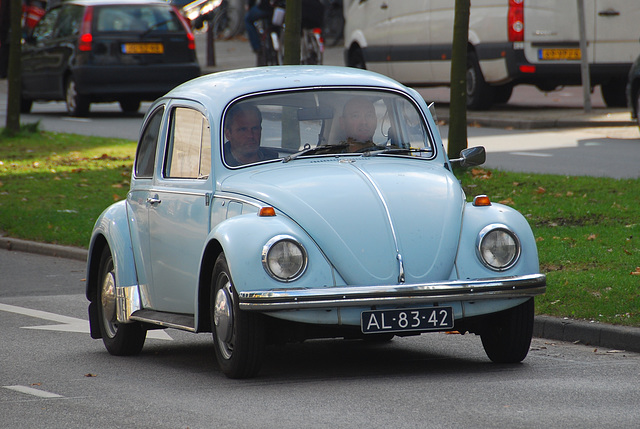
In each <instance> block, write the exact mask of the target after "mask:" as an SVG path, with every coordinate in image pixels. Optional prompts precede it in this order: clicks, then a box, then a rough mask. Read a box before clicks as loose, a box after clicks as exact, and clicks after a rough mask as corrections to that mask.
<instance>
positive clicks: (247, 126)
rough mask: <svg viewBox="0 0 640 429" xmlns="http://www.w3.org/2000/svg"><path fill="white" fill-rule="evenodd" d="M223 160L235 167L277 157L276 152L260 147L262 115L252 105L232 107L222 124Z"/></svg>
mask: <svg viewBox="0 0 640 429" xmlns="http://www.w3.org/2000/svg"><path fill="white" fill-rule="evenodd" d="M224 136H225V138H226V139H227V142H226V143H225V144H224V160H225V162H226V163H227V165H229V166H231V167H236V166H238V165H244V164H249V163H254V162H260V161H265V160H268V159H274V158H277V157H278V153H277V151H275V150H273V149H269V148H264V147H260V140H261V138H262V113H261V112H260V109H258V108H257V107H256V106H254V105H252V104H240V105H237V106H234V107H232V108H231V109H230V110H229V112H228V113H227V115H226V119H225V123H224Z"/></svg>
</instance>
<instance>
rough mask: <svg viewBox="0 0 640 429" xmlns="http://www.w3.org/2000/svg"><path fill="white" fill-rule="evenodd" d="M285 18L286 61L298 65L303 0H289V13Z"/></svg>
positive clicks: (288, 63)
mask: <svg viewBox="0 0 640 429" xmlns="http://www.w3.org/2000/svg"><path fill="white" fill-rule="evenodd" d="M284 19H285V27H284V63H285V64H287V65H298V64H300V33H301V32H302V0H287V13H286V15H285V18H284Z"/></svg>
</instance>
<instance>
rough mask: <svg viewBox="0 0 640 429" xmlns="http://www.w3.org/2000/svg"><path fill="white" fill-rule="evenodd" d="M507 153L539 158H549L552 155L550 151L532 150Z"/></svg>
mask: <svg viewBox="0 0 640 429" xmlns="http://www.w3.org/2000/svg"><path fill="white" fill-rule="evenodd" d="M509 155H522V156H536V157H540V158H549V157H552V156H553V155H552V154H550V153H534V152H509Z"/></svg>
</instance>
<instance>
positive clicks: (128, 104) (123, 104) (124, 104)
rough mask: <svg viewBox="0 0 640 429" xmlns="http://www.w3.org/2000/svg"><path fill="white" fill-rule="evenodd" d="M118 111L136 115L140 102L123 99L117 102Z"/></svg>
mask: <svg viewBox="0 0 640 429" xmlns="http://www.w3.org/2000/svg"><path fill="white" fill-rule="evenodd" d="M119 103H120V109H122V111H123V112H125V113H136V112H137V111H138V110H140V100H137V99H131V98H125V99H122V100H120V101H119Z"/></svg>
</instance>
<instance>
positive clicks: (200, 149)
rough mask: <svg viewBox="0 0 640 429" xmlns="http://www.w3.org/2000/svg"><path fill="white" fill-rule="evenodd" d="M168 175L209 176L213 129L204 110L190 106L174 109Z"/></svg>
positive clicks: (168, 151)
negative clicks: (201, 111)
mask: <svg viewBox="0 0 640 429" xmlns="http://www.w3.org/2000/svg"><path fill="white" fill-rule="evenodd" d="M166 159H167V165H166V166H165V177H169V178H181V179H206V178H207V177H209V172H210V171H211V130H210V128H209V121H207V118H205V117H204V115H203V114H202V113H200V112H199V111H197V110H194V109H189V108H186V107H177V108H175V109H174V110H173V111H172V112H171V130H170V135H169V145H168V147H167V156H166Z"/></svg>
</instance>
